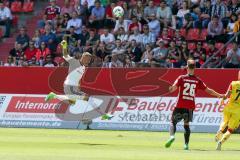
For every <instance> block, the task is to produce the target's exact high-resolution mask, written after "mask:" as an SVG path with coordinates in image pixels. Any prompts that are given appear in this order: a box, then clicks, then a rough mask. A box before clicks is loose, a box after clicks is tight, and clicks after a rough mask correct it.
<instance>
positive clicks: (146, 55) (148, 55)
mask: <svg viewBox="0 0 240 160" xmlns="http://www.w3.org/2000/svg"><path fill="white" fill-rule="evenodd" d="M152 57H153V53H152V47H151V45H150V44H146V50H145V52H143V54H142V57H141V63H147V64H148V63H150V62H151V60H152Z"/></svg>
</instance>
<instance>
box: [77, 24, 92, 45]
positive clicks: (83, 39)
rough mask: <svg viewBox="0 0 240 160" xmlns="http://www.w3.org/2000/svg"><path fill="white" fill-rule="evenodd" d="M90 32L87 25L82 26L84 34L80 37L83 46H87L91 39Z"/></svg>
mask: <svg viewBox="0 0 240 160" xmlns="http://www.w3.org/2000/svg"><path fill="white" fill-rule="evenodd" d="M89 36H90V34H89V32H88V30H87V27H86V26H85V25H83V26H82V33H81V34H80V35H79V38H80V40H81V45H82V46H85V45H86V41H87V39H89Z"/></svg>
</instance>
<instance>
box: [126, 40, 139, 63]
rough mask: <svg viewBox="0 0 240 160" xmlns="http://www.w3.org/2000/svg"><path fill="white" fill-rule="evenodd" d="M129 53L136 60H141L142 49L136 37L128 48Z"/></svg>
mask: <svg viewBox="0 0 240 160" xmlns="http://www.w3.org/2000/svg"><path fill="white" fill-rule="evenodd" d="M128 55H129V56H130V57H131V60H132V61H134V62H139V61H140V60H141V57H142V51H141V48H139V47H138V44H137V41H136V40H135V39H133V40H132V41H131V44H130V47H129V48H128Z"/></svg>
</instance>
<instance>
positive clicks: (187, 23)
mask: <svg viewBox="0 0 240 160" xmlns="http://www.w3.org/2000/svg"><path fill="white" fill-rule="evenodd" d="M193 22H194V21H193V17H192V15H191V13H187V14H185V15H184V20H183V26H182V28H185V29H186V30H189V29H190V28H193Z"/></svg>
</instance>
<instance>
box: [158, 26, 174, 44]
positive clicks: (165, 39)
mask: <svg viewBox="0 0 240 160" xmlns="http://www.w3.org/2000/svg"><path fill="white" fill-rule="evenodd" d="M158 39H159V40H163V42H164V45H165V46H166V47H167V46H168V44H169V42H170V41H171V40H172V37H170V36H169V35H168V29H167V28H163V31H162V34H161V35H160V36H159V37H158Z"/></svg>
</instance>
